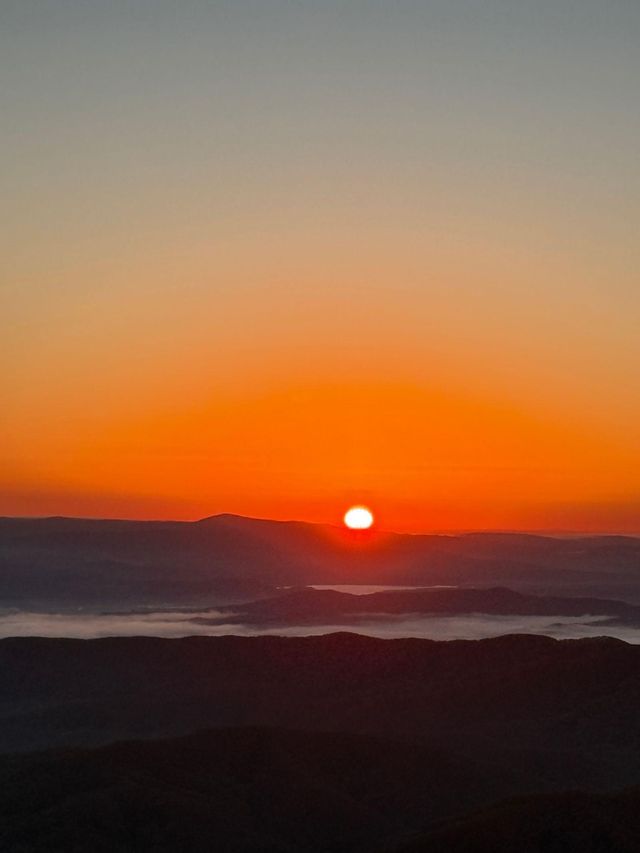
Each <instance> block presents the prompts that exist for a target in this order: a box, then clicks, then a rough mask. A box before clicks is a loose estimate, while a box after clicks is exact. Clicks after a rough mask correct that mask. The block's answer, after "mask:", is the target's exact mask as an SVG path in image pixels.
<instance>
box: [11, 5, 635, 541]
mask: <svg viewBox="0 0 640 853" xmlns="http://www.w3.org/2000/svg"><path fill="white" fill-rule="evenodd" d="M639 38H640V4H638V3H637V2H636V1H635V0H611V2H608V3H606V4H604V3H601V2H595V0H570V2H569V0H553V2H552V0H537V2H535V3H533V2H531V3H525V2H517V0H510V2H507V0H473V2H472V0H433V2H430V0H421V2H418V0H395V2H393V3H390V2H381V0H343V2H337V0H259V2H258V0H254V1H253V2H244V0H218V1H216V0H181V2H180V3H175V2H167V0H154V2H148V0H137V2H136V0H129V2H120V0H110V2H108V3H105V2H98V0H39V2H35V0H0V79H2V81H3V85H2V91H1V93H0V110H1V112H2V116H3V121H2V131H1V135H0V165H1V174H2V194H1V197H2V202H1V204H2V228H0V353H1V355H0V513H2V514H6V515H86V516H105V517H106V516H109V517H131V518H183V519H190V518H198V517H202V516H206V515H212V514H215V513H217V512H237V513H241V514H247V515H256V516H264V517H272V518H297V519H304V520H309V521H321V522H333V521H336V520H337V519H339V518H340V517H341V516H342V513H343V512H344V509H345V508H346V506H348V505H349V504H350V503H365V504H368V505H370V506H371V508H372V509H373V511H374V513H375V514H376V518H377V520H378V523H379V524H380V525H382V526H384V527H387V528H389V529H395V530H407V531H432V530H461V529H487V528H488V529H528V530H586V531H621V532H625V531H626V532H640V335H639V334H638V328H639V326H640V322H639V321H640V282H639V280H638V270H639V269H640V239H639V237H640V235H639V233H638V231H639V227H638V223H639V222H640V169H638V165H639V164H638V150H639V142H640V110H639V109H638V106H639V98H638V91H637V90H638V80H639V79H640V52H639V51H638V50H637V44H638V39H639Z"/></svg>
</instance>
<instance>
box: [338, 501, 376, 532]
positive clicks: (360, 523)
mask: <svg viewBox="0 0 640 853" xmlns="http://www.w3.org/2000/svg"><path fill="white" fill-rule="evenodd" d="M344 523H345V524H346V526H347V527H348V528H349V529H350V530H368V529H369V528H370V527H371V525H372V524H373V513H372V512H371V510H370V509H367V507H366V506H352V507H351V508H350V509H348V510H347V511H346V512H345V514H344Z"/></svg>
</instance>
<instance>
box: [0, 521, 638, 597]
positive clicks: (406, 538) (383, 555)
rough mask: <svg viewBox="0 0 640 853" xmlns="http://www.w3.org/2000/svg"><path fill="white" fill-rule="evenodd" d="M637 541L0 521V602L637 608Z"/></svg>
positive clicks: (293, 526)
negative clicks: (485, 602)
mask: <svg viewBox="0 0 640 853" xmlns="http://www.w3.org/2000/svg"><path fill="white" fill-rule="evenodd" d="M639 574H640V539H637V538H634V537H627V536H595V537H594V536H589V537H581V538H576V537H572V538H558V537H545V536H534V535H525V534H495V533H479V534H468V535H460V536H439V535H438V536H436V535H433V536H412V535H400V534H393V533H383V532H380V531H372V532H371V533H368V534H355V535H354V534H353V533H352V532H349V531H345V530H343V529H340V528H335V527H329V526H324V525H314V524H306V523H301V522H276V521H269V520H260V519H248V518H242V517H239V516H231V515H221V516H214V517H212V518H207V519H203V520H202V521H198V522H164V521H163V522H146V521H109V520H87V519H66V518H49V519H27V518H3V519H0V596H1V599H2V601H3V602H4V603H5V604H7V605H10V606H19V607H25V606H28V607H32V608H44V609H48V608H51V607H60V608H62V607H75V606H78V605H82V606H85V607H87V606H89V607H90V606H100V607H102V608H108V607H121V606H132V605H136V604H195V605H198V606H203V605H207V604H209V605H217V604H220V603H230V602H236V601H247V600H250V599H252V598H258V597H261V596H263V595H269V594H272V593H273V592H274V590H276V589H277V588H278V587H281V586H287V585H293V586H304V585H308V584H353V583H363V584H383V585H384V584H394V585H398V584H400V585H412V586H414V585H415V586H429V585H438V584H445V585H455V586H474V587H478V586H481V587H487V586H508V587H510V588H511V589H514V590H521V591H525V592H534V593H543V594H554V595H565V594H567V595H572V596H573V595H582V596H595V597H605V598H616V599H623V600H627V601H630V602H637V603H640V591H639V589H638V584H637V580H638V576H639Z"/></svg>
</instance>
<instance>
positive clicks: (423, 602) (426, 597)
mask: <svg viewBox="0 0 640 853" xmlns="http://www.w3.org/2000/svg"><path fill="white" fill-rule="evenodd" d="M218 611H221V613H220V612H218V613H217V614H216V615H215V616H212V617H207V616H198V617H194V618H193V619H192V620H191V621H192V622H194V623H197V624H205V625H206V624H209V625H221V624H226V623H231V624H233V623H236V624H237V623H238V622H241V623H242V624H244V625H254V626H263V627H273V626H287V625H339V624H341V623H344V624H345V625H354V624H355V625H357V624H358V621H362V622H365V621H367V620H372V619H375V620H376V621H378V622H379V621H380V620H381V619H384V618H385V617H387V618H395V617H398V616H403V615H433V616H436V615H438V616H450V615H462V614H472V613H478V614H480V613H482V614H495V615H513V614H517V615H523V616H572V617H580V616H585V617H589V616H601V617H604V620H605V621H603V622H601V623H600V624H607V625H614V624H626V625H633V626H638V627H640V607H639V606H637V605H633V604H627V603H626V602H622V601H611V600H607V599H600V598H583V597H575V598H566V597H563V598H561V597H557V596H555V597H552V596H541V595H529V594H524V593H520V592H514V591H513V590H510V589H506V588H504V587H489V588H486V589H407V590H392V591H388V592H387V591H385V592H373V593H369V594H366V595H353V594H350V593H345V592H339V591H337V590H332V589H309V588H305V589H296V590H290V591H288V592H285V593H284V594H281V595H277V596H273V597H271V598H266V599H260V600H258V601H252V602H248V603H246V604H240V605H228V606H226V607H221V608H219V609H218ZM225 614H227V615H225Z"/></svg>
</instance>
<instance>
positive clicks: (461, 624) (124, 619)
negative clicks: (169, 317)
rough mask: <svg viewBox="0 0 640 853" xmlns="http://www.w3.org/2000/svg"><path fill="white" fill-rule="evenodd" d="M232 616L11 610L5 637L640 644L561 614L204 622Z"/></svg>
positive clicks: (621, 628) (635, 636)
mask: <svg viewBox="0 0 640 853" xmlns="http://www.w3.org/2000/svg"><path fill="white" fill-rule="evenodd" d="M222 616H227V617H228V616H229V614H228V613H227V614H223V613H222V612H221V611H211V610H206V611H202V612H193V611H188V612H177V611H172V612H167V611H155V612H148V613H139V612H137V613H118V614H95V613H75V614H69V613H33V612H28V611H11V612H6V611H5V612H4V613H0V637H27V636H38V637H75V638H80V639H90V638H94V637H107V636H140V635H144V636H153V637H185V636H191V635H196V634H197V635H202V636H224V635H229V634H236V635H244V636H259V635H261V634H278V635H288V636H308V635H312V634H328V633H333V632H335V631H353V632H355V633H359V634H365V635H368V636H372V637H380V638H393V637H423V638H426V639H433V640H455V639H470V640H474V639H482V638H484V637H495V636H499V635H502V634H545V635H547V636H550V637H556V638H558V639H569V638H581V637H596V636H602V635H607V636H610V637H617V638H619V639H621V640H626V641H627V642H630V643H640V631H639V630H638V629H637V628H634V627H633V626H625V625H616V626H612V625H610V624H608V619H607V617H602V616H597V617H595V616H594V617H585V616H580V617H572V616H566V617H557V616H520V615H506V616H504V615H499V616H498V615H494V614H490V615H488V614H482V613H474V614H465V615H460V616H428V615H426V616H425V615H413V616H412V615H402V616H394V617H389V616H383V617H381V618H379V619H376V618H372V619H367V620H357V621H355V620H354V621H353V622H352V623H346V622H341V623H340V624H323V625H290V626H277V627H257V626H255V625H246V624H243V623H241V622H238V623H233V622H226V623H225V624H219V625H211V624H202V622H200V621H199V620H210V619H215V618H217V617H222Z"/></svg>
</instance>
